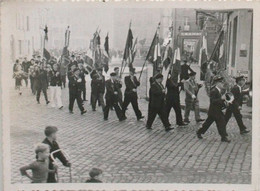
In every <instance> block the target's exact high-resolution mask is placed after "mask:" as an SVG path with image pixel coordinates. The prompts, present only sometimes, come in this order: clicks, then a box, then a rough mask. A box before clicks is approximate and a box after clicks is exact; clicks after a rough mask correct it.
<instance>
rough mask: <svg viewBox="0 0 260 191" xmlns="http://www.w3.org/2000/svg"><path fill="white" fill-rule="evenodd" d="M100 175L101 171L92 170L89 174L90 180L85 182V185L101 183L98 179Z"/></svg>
mask: <svg viewBox="0 0 260 191" xmlns="http://www.w3.org/2000/svg"><path fill="white" fill-rule="evenodd" d="M101 174H102V170H101V169H98V168H92V169H91V171H90V172H89V176H90V178H89V179H87V180H86V183H102V181H101V180H99V179H98V177H99V176H100V175H101Z"/></svg>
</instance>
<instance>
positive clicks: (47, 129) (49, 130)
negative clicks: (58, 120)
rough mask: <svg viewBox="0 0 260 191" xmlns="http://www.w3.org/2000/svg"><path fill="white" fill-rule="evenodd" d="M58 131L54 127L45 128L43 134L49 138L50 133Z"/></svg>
mask: <svg viewBox="0 0 260 191" xmlns="http://www.w3.org/2000/svg"><path fill="white" fill-rule="evenodd" d="M57 131H58V128H57V127H55V126H47V127H46V128H45V130H44V134H45V135H46V136H47V137H48V136H50V135H51V134H52V133H55V132H57Z"/></svg>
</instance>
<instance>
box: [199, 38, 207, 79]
mask: <svg viewBox="0 0 260 191" xmlns="http://www.w3.org/2000/svg"><path fill="white" fill-rule="evenodd" d="M207 61H208V48H207V39H206V37H205V36H204V35H203V36H202V45H201V48H200V54H199V66H200V68H201V71H200V80H205V72H206V70H205V67H207Z"/></svg>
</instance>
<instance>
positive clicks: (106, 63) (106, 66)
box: [103, 34, 110, 73]
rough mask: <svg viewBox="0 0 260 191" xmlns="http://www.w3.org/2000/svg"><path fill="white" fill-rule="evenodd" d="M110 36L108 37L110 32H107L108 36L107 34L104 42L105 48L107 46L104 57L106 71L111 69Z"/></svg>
mask: <svg viewBox="0 0 260 191" xmlns="http://www.w3.org/2000/svg"><path fill="white" fill-rule="evenodd" d="M108 40H109V38H108V34H107V36H106V38H105V44H104V48H105V50H104V59H103V62H104V70H105V72H106V73H107V71H108V70H109V66H108V64H109V59H110V58H109V57H110V56H109V41H108Z"/></svg>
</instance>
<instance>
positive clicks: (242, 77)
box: [235, 76, 245, 83]
mask: <svg viewBox="0 0 260 191" xmlns="http://www.w3.org/2000/svg"><path fill="white" fill-rule="evenodd" d="M235 79H236V83H237V82H239V81H240V80H245V76H238V77H236V78H235Z"/></svg>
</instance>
